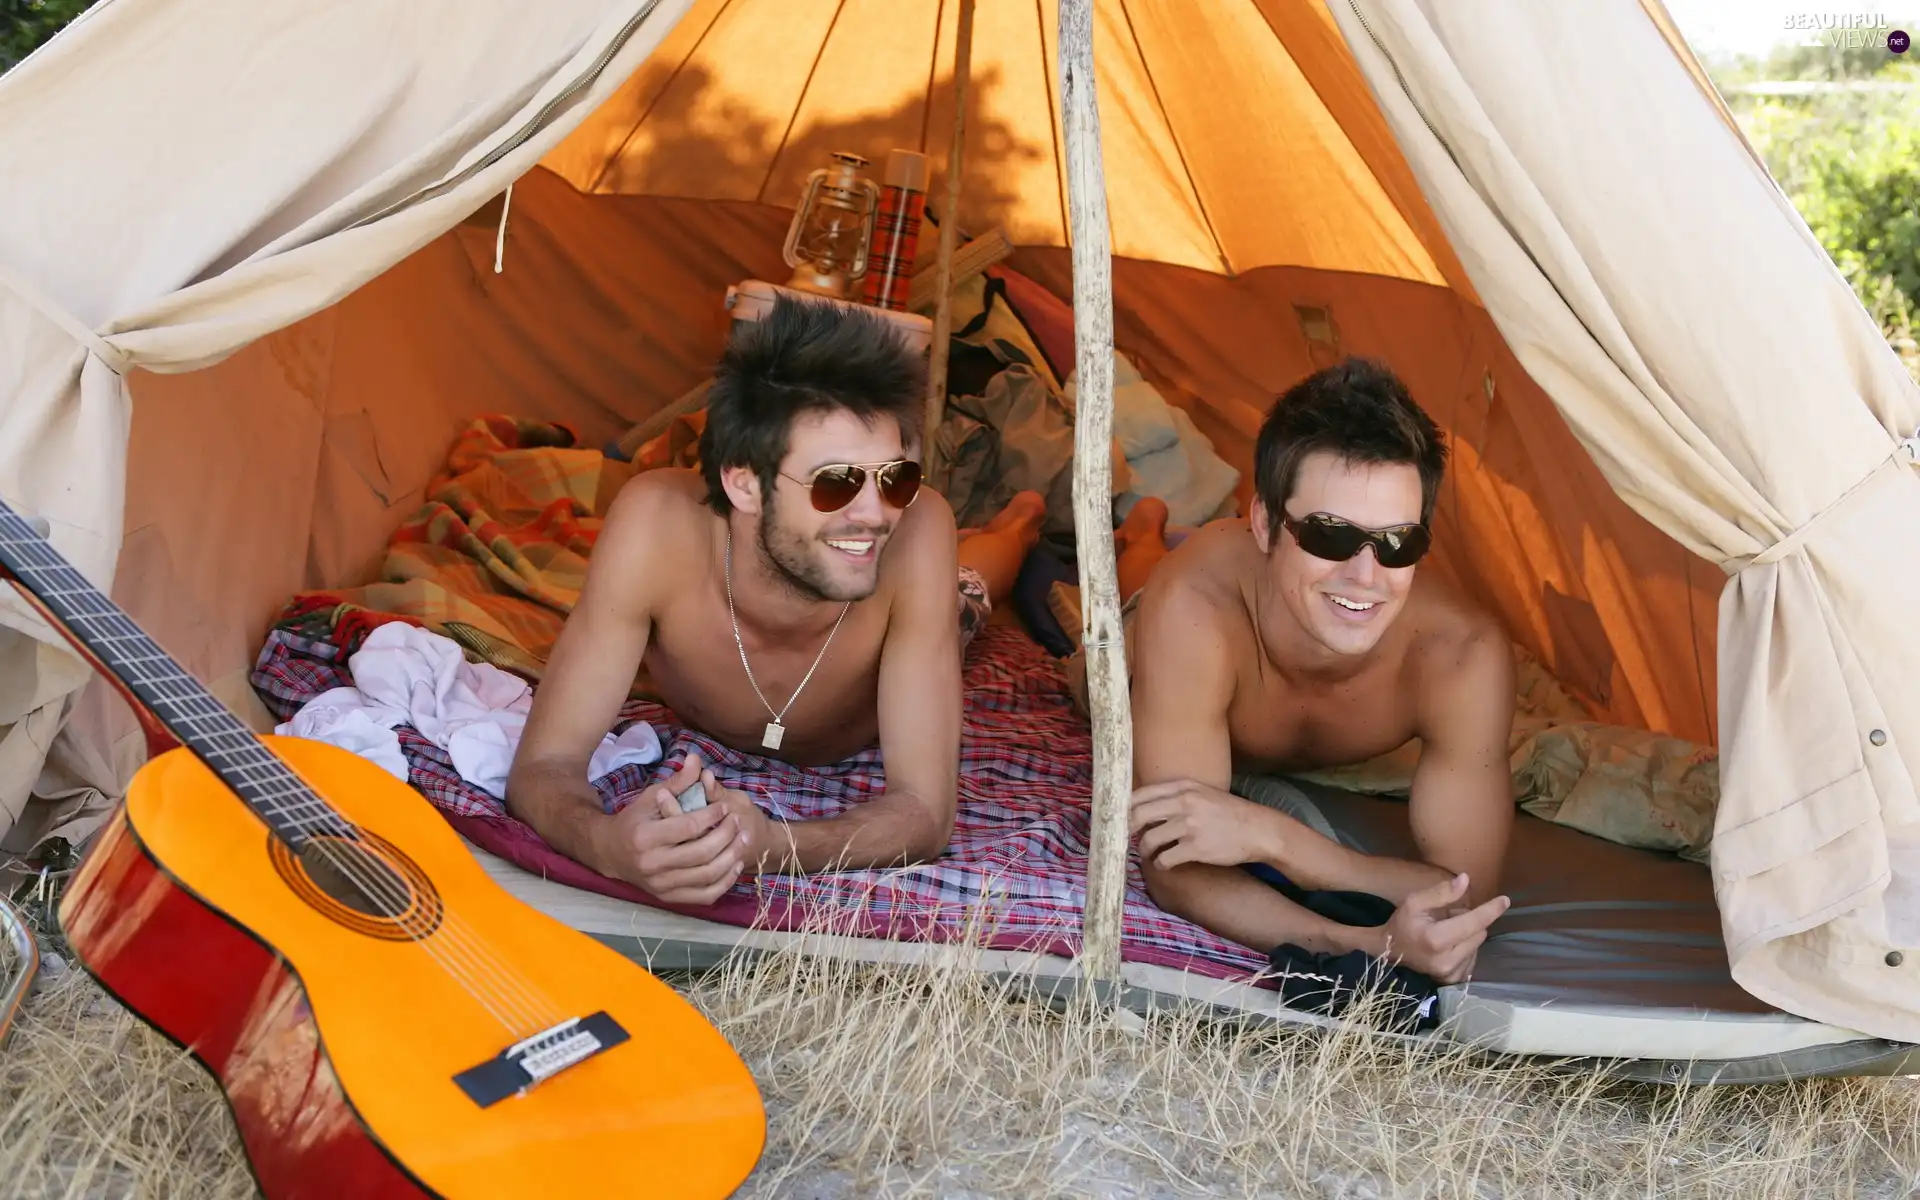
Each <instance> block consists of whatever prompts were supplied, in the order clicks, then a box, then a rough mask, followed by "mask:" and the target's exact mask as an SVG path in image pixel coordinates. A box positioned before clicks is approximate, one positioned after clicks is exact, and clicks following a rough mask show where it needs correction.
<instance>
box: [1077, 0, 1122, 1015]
mask: <svg viewBox="0 0 1920 1200" xmlns="http://www.w3.org/2000/svg"><path fill="white" fill-rule="evenodd" d="M1060 109H1061V127H1062V129H1063V130H1064V132H1065V135H1066V150H1067V207H1068V214H1069V220H1070V225H1071V229H1070V232H1071V236H1072V239H1073V338H1074V366H1075V369H1076V370H1077V371H1078V373H1079V388H1078V400H1077V408H1076V411H1075V413H1074V425H1073V448H1074V449H1073V532H1074V540H1075V542H1076V544H1077V546H1078V553H1079V559H1080V596H1081V611H1082V613H1083V614H1084V617H1083V621H1082V626H1081V632H1082V645H1083V646H1084V648H1085V650H1086V656H1087V708H1088V709H1089V710H1090V712H1091V714H1092V717H1093V829H1092V833H1091V836H1090V838H1089V843H1090V844H1089V847H1088V854H1087V906H1086V912H1085V915H1084V916H1083V917H1082V918H1081V946H1080V961H1081V969H1082V971H1083V972H1084V974H1085V977H1086V978H1088V979H1090V980H1106V981H1109V982H1112V983H1117V982H1118V981H1119V979H1120V909H1121V901H1122V900H1123V899H1124V896H1125V891H1126V878H1127V874H1126V868H1127V805H1128V801H1129V799H1130V798H1131V797H1132V795H1133V713H1132V709H1131V707H1130V705H1129V703H1128V686H1127V654H1126V645H1125V642H1124V641H1123V635H1122V633H1121V626H1120V585H1119V581H1118V577H1117V576H1118V566H1117V564H1116V562H1115V561H1114V552H1113V459H1112V455H1111V454H1110V452H1109V447H1110V446H1111V445H1112V440H1113V259H1112V249H1111V234H1110V231H1109V229H1108V227H1107V182H1106V169H1105V167H1104V166H1103V165H1102V162H1101V154H1100V106H1099V101H1098V98H1097V96H1096V94H1095V87H1094V74H1093V0H1060Z"/></svg>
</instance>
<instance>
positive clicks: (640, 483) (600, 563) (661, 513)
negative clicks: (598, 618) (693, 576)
mask: <svg viewBox="0 0 1920 1200" xmlns="http://www.w3.org/2000/svg"><path fill="white" fill-rule="evenodd" d="M706 495H707V489H706V483H705V482H704V481H703V480H702V479H701V478H700V474H699V472H697V471H690V470H686V469H683V468H677V467H673V468H668V467H663V468H660V469H658V470H653V471H645V472H642V473H641V474H639V475H636V476H634V477H633V478H632V479H629V480H628V481H627V482H626V483H625V484H623V485H621V488H620V491H619V494H618V495H616V496H615V497H614V498H613V503H611V504H609V505H607V514H606V519H605V521H604V522H603V523H602V524H601V527H600V533H599V536H598V537H596V538H595V539H594V544H593V557H592V560H591V565H590V567H589V571H588V585H587V595H586V596H583V600H584V599H587V597H589V596H590V597H597V598H598V599H599V601H600V603H602V604H603V605H604V604H612V605H614V606H615V607H616V608H618V609H621V610H625V611H629V612H633V613H636V614H639V613H645V612H650V611H652V610H653V609H654V607H655V605H656V604H657V603H658V602H659V600H660V597H658V596H655V595H654V594H653V593H652V590H651V588H652V586H653V584H654V583H656V582H658V581H660V580H663V579H668V578H678V579H680V580H683V581H684V580H685V578H686V572H687V571H688V569H689V568H690V567H692V566H693V564H697V563H701V562H704V561H706V560H707V559H708V558H709V557H710V556H711V554H712V530H713V522H714V521H715V519H716V518H715V516H714V513H713V510H712V509H710V508H708V507H707V505H706ZM663 563H673V564H676V567H677V569H676V570H675V571H663V570H662V569H661V564H663ZM596 585H598V586H596Z"/></svg>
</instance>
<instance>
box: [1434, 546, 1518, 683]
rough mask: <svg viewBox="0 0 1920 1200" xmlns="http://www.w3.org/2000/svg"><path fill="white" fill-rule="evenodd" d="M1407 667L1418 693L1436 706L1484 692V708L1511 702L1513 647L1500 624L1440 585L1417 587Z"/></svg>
mask: <svg viewBox="0 0 1920 1200" xmlns="http://www.w3.org/2000/svg"><path fill="white" fill-rule="evenodd" d="M1417 588H1418V591H1417V593H1416V599H1415V603H1416V604H1417V606H1418V607H1417V609H1416V610H1415V611H1414V612H1410V613H1409V614H1408V616H1410V617H1414V618H1415V620H1414V622H1413V625H1414V636H1413V639H1412V642H1411V645H1410V646H1409V652H1410V655H1411V657H1412V660H1413V661H1412V666H1413V668H1414V670H1415V672H1416V674H1417V676H1418V678H1419V679H1421V680H1422V681H1423V685H1430V686H1423V687H1422V689H1421V690H1422V692H1423V693H1424V694H1425V695H1428V696H1430V697H1435V698H1436V699H1437V700H1438V701H1439V702H1440V703H1441V704H1442V705H1449V704H1452V703H1454V702H1455V701H1457V700H1458V699H1460V693H1461V692H1462V691H1476V692H1477V691H1484V692H1487V693H1489V694H1488V695H1487V696H1486V697H1485V699H1486V701H1487V702H1488V703H1490V704H1495V705H1497V704H1500V703H1511V701H1512V698H1513V643H1512V640H1511V639H1510V638H1509V637H1508V636H1507V631H1506V628H1505V627H1504V626H1502V625H1501V623H1500V619H1499V618H1498V617H1496V616H1495V615H1494V614H1493V613H1492V612H1490V611H1488V610H1487V609H1486V608H1484V607H1482V606H1481V605H1479V604H1477V603H1475V602H1474V601H1473V600H1472V599H1471V598H1469V597H1468V596H1466V595H1463V594H1462V593H1460V592H1459V591H1457V590H1455V589H1454V588H1452V587H1449V586H1447V585H1446V584H1445V583H1444V582H1443V581H1441V580H1439V579H1435V578H1431V577H1428V578H1423V579H1421V580H1420V582H1419V584H1418V585H1417Z"/></svg>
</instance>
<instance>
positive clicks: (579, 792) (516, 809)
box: [506, 765, 607, 870]
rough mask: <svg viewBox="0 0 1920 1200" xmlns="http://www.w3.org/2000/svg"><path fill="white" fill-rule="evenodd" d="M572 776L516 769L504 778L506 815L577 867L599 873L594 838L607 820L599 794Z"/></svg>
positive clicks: (546, 770) (554, 769)
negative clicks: (582, 865)
mask: <svg viewBox="0 0 1920 1200" xmlns="http://www.w3.org/2000/svg"><path fill="white" fill-rule="evenodd" d="M575 774H576V773H575V772H573V771H569V770H565V769H562V768H558V767H553V766H544V765H543V766H528V767H526V768H520V769H516V770H515V771H514V772H513V773H512V774H511V775H510V776H508V778H507V799H506V806H507V812H509V813H510V814H512V815H513V816H515V817H517V818H519V819H520V820H521V821H524V822H526V824H527V825H528V826H530V827H531V828H532V829H533V831H534V832H535V833H537V834H539V835H540V837H541V840H543V841H545V842H546V843H547V845H549V846H552V847H553V848H554V849H555V850H558V851H559V852H560V853H562V854H564V855H566V856H567V857H568V858H571V859H573V860H574V861H575V862H577V863H581V864H584V865H585V866H588V867H592V868H593V869H594V870H599V869H600V867H599V866H598V864H597V863H596V862H595V858H596V847H597V844H598V843H597V839H596V837H595V835H596V834H597V833H598V832H599V830H600V828H601V826H602V825H603V824H604V823H605V822H606V820H607V813H606V809H605V808H604V807H603V806H602V804H601V801H600V793H599V792H598V791H597V790H596V789H595V788H594V786H593V785H592V784H590V783H588V782H587V781H586V768H585V767H582V768H581V769H580V771H579V772H577V774H578V776H579V778H575Z"/></svg>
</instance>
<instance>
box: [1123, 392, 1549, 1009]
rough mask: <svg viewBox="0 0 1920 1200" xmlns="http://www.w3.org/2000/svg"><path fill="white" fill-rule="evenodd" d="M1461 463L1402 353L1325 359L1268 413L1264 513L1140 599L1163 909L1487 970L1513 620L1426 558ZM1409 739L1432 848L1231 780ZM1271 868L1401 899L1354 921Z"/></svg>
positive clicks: (1147, 761) (1139, 659) (1141, 670)
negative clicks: (1241, 792)
mask: <svg viewBox="0 0 1920 1200" xmlns="http://www.w3.org/2000/svg"><path fill="white" fill-rule="evenodd" d="M1445 462H1446V447H1445V443H1444V442H1443V441H1442V440H1441V437H1440V433H1439V430H1438V429H1437V428H1436V427H1435V426H1434V424H1433V422H1432V421H1431V420H1430V419H1429V418H1428V416H1427V415H1426V413H1424V412H1423V411H1421V409H1420V408H1419V406H1418V405H1416V404H1415V403H1414V401H1413V400H1412V399H1411V398H1410V397H1409V396H1408V395H1407V393H1406V390H1405V389H1404V387H1403V386H1402V385H1401V383H1400V381H1399V380H1398V379H1396V378H1395V377H1394V376H1393V375H1392V374H1391V373H1390V372H1389V371H1387V370H1386V369H1385V368H1384V367H1382V366H1379V365H1377V364H1374V363H1371V362H1367V361H1365V360H1357V359H1349V360H1347V361H1346V362H1343V363H1340V364H1338V365H1336V366H1333V367H1329V368H1327V369H1325V370H1323V371H1320V372H1318V373H1317V374H1315V375H1313V376H1311V377H1309V378H1307V379H1306V380H1304V381H1302V382H1301V383H1299V384H1298V385H1296V386H1295V387H1294V388H1293V389H1291V390H1290V391H1288V392H1287V393H1286V394H1285V395H1283V396H1282V397H1281V398H1280V400H1279V402H1278V403H1277V404H1276V405H1275V406H1274V408H1273V410H1272V412H1271V413H1270V414H1269V415H1268V417H1267V419H1266V421H1265V423H1264V425H1263V427H1262V429H1261V431H1260V436H1259V439H1258V441H1257V444H1256V447H1255V464H1254V483H1255V493H1256V495H1255V499H1254V501H1253V503H1252V504H1251V506H1250V508H1249V515H1248V517H1247V518H1246V519H1243V520H1233V521H1221V522H1216V523H1214V524H1212V525H1209V526H1207V527H1206V528H1204V529H1202V530H1200V531H1198V532H1197V533H1195V534H1193V535H1191V536H1189V537H1188V538H1187V539H1186V540H1185V541H1184V542H1182V543H1181V544H1180V545H1179V546H1178V547H1176V548H1175V549H1173V550H1172V551H1170V552H1166V554H1165V557H1164V558H1162V559H1161V560H1160V561H1159V562H1158V563H1157V564H1156V565H1154V567H1153V568H1152V570H1151V573H1150V574H1149V575H1148V576H1147V582H1146V584H1145V585H1144V586H1143V587H1142V588H1141V589H1140V591H1139V593H1138V594H1137V596H1136V597H1135V598H1134V599H1133V600H1132V601H1131V602H1130V604H1129V608H1130V609H1131V610H1132V611H1131V612H1130V619H1129V622H1128V629H1127V645H1128V651H1129V659H1130V663H1131V670H1132V680H1133V682H1132V697H1133V700H1132V703H1133V729H1134V769H1135V782H1136V785H1137V790H1136V791H1135V793H1134V796H1133V801H1132V822H1131V823H1132V829H1133V832H1134V834H1135V835H1136V837H1137V838H1138V845H1139V850H1140V859H1141V865H1142V869H1143V871H1144V873H1145V877H1146V883H1147V889H1148V891H1149V893H1150V894H1151V895H1152V896H1153V898H1154V900H1155V902H1156V903H1158V904H1159V905H1160V906H1161V907H1162V908H1164V909H1166V910H1168V911H1169V912H1173V913H1176V914H1178V915H1181V916H1184V917H1186V918H1188V919H1189V920H1192V921H1194V922H1195V923H1197V924H1199V925H1202V926H1205V927H1206V928H1208V929H1211V930H1213V931H1214V932H1215V933H1217V934H1219V935H1220V936H1222V937H1226V938H1229V939H1231V940H1233V941H1237V942H1240V943H1242V944H1244V945H1246V946H1249V947H1251V948H1253V949H1255V950H1258V951H1260V952H1262V953H1266V952H1268V951H1270V950H1272V949H1273V948H1274V947H1275V946H1277V945H1280V944H1283V943H1292V944H1294V945H1298V946H1302V947H1304V948H1306V949H1308V950H1309V951H1314V952H1325V953H1332V954H1343V953H1346V952H1348V951H1351V950H1362V951H1365V952H1367V953H1369V954H1373V955H1376V956H1380V957H1383V958H1387V959H1390V960H1396V961H1399V962H1401V963H1403V964H1404V965H1406V966H1409V967H1411V968H1413V969H1415V970H1418V971H1422V972H1425V973H1426V974H1428V975H1430V976H1432V977H1433V978H1434V979H1436V980H1437V981H1438V982H1441V983H1451V982H1457V981H1459V980H1460V979H1462V978H1464V977H1465V976H1466V974H1467V973H1468V971H1469V970H1470V969H1471V966H1472V963H1473V959H1474V956H1475V954H1476V952H1477V950H1478V948H1479V946H1480V944H1481V942H1482V941H1484V940H1485V937H1486V929H1487V926H1488V925H1490V924H1491V923H1492V922H1493V921H1494V920H1495V919H1496V918H1498V917H1499V916H1500V914H1502V913H1503V912H1505V911H1506V909H1507V905H1508V901H1507V898H1506V897H1504V896H1501V895H1498V894H1497V892H1498V888H1499V881H1500V873H1501V868H1502V866H1503V860H1504V859H1505V856H1506V849H1507V840H1508V836H1509V833H1510V831H1511V828H1512V823H1513V795H1512V781H1511V775H1510V769H1509V765H1508V761H1507V743H1508V734H1509V731H1510V729H1511V727H1512V722H1513V704H1514V680H1513V666H1512V658H1511V651H1510V649H1509V645H1508V642H1507V640H1506V638H1505V636H1504V634H1503V633H1502V631H1501V629H1500V627H1499V625H1498V623H1497V622H1496V621H1495V620H1494V619H1493V618H1492V617H1491V616H1489V615H1488V614H1485V613H1483V612H1480V611H1478V610H1477V609H1475V608H1473V607H1472V606H1471V605H1469V604H1468V603H1467V602H1466V601H1465V600H1464V599H1462V598H1461V597H1460V596H1458V595H1455V594H1453V593H1452V592H1450V591H1448V590H1447V589H1446V588H1445V586H1444V585H1443V584H1441V583H1440V582H1439V581H1437V580H1433V579H1430V578H1427V577H1420V578H1418V579H1416V577H1415V564H1416V563H1417V562H1418V561H1419V560H1420V558H1421V557H1422V556H1423V555H1424V554H1425V553H1426V551H1427V549H1428V546H1429V544H1430V534H1429V532H1428V530H1429V522H1430V521H1431V520H1432V516H1433V509H1434V501H1435V497H1436V495H1437V494H1438V491H1439V486H1440V479H1441V474H1442V471H1443V470H1444V467H1445ZM1416 737H1417V738H1419V739H1421V754H1420V760H1419V765H1418V767H1417V769H1416V773H1415V776H1414V780H1413V787H1412V794H1411V796H1410V797H1409V801H1408V817H1409V821H1410V823H1411V826H1412V833H1413V837H1414V841H1415V843H1416V845H1418V847H1419V848H1420V853H1421V861H1406V860H1401V859H1392V858H1384V857H1374V856H1369V855H1365V854H1361V853H1358V852H1357V851H1355V850H1352V849H1351V848H1348V847H1346V846H1343V845H1341V844H1340V843H1339V842H1337V841H1335V840H1333V839H1331V838H1329V837H1327V836H1325V835H1324V834H1323V833H1321V832H1319V831H1317V830H1316V829H1314V828H1313V827H1312V825H1311V824H1309V823H1308V822H1306V821H1303V820H1300V819H1297V818H1296V817H1295V816H1293V815H1290V814H1289V813H1287V812H1285V811H1283V810H1282V809H1281V808H1278V807H1268V806H1265V805H1262V804H1259V803H1255V802H1254V801H1252V800H1248V799H1244V798H1242V797H1241V796H1238V795H1236V794H1234V793H1233V792H1232V791H1231V790H1230V789H1231V788H1232V786H1233V782H1234V776H1235V775H1236V774H1239V773H1250V774H1284V773H1286V772H1288V771H1302V770H1311V769H1315V768H1324V767H1330V766H1338V765H1346V764H1352V763H1358V762H1363V761H1365V760H1367V759H1369V758H1372V757H1374V756H1376V755H1379V754H1383V753H1386V752H1388V751H1391V750H1394V749H1396V748H1398V747H1399V746H1401V745H1403V744H1404V743H1406V742H1407V741H1408V740H1409V739H1410V738H1416ZM1249 790H1251V789H1249ZM1274 873H1277V874H1278V875H1280V876H1281V877H1283V878H1284V879H1286V880H1290V881H1291V882H1292V883H1293V884H1294V885H1296V886H1297V887H1299V888H1302V889H1304V890H1308V891H1316V890H1335V891H1357V892H1366V893H1370V894H1372V895H1375V896H1379V897H1381V898H1383V899H1385V900H1388V901H1390V902H1392V903H1393V904H1394V905H1395V906H1396V908H1395V911H1394V914H1393V916H1392V918H1391V919H1390V920H1389V921H1388V922H1387V924H1386V925H1384V926H1379V927H1357V926H1348V925H1342V924H1339V923H1337V922H1334V921H1332V920H1329V919H1327V918H1325V917H1323V916H1320V915H1318V914H1315V913H1313V912H1310V911H1308V910H1307V909H1305V908H1303V907H1301V906H1299V905H1297V904H1295V903H1293V902H1292V901H1291V900H1289V899H1287V898H1286V897H1284V896H1283V895H1282V894H1281V893H1280V892H1279V891H1278V890H1276V889H1275V888H1274V887H1273V886H1270V884H1269V882H1268V880H1269V879H1270V878H1271V876H1272V875H1273V874H1274Z"/></svg>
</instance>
